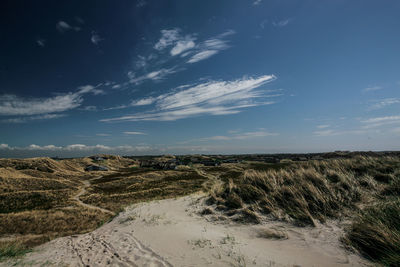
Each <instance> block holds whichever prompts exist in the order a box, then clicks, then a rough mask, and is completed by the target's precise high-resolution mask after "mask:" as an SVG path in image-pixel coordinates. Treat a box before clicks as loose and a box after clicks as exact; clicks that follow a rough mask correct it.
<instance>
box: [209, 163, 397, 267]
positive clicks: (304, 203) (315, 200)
mask: <svg viewBox="0 0 400 267" xmlns="http://www.w3.org/2000/svg"><path fill="white" fill-rule="evenodd" d="M262 165H263V166H262ZM230 174H232V175H231V176H230V175H229V173H226V175H220V179H221V181H222V183H221V184H220V185H219V186H218V187H214V188H213V190H212V191H211V192H210V197H209V198H208V200H207V203H208V204H210V205H211V207H214V208H215V210H217V211H221V212H223V213H225V215H227V216H228V217H230V218H232V220H235V221H239V222H245V223H259V222H261V221H262V220H263V219H278V220H284V221H288V222H291V223H294V224H295V225H298V226H315V224H316V222H317V221H319V222H321V223H324V222H325V221H326V220H327V219H342V218H344V217H346V218H352V219H353V224H352V226H351V228H350V229H349V230H348V232H347V236H346V237H345V238H344V239H343V241H344V242H345V243H346V244H347V245H349V246H352V247H354V248H356V249H357V250H358V251H360V253H362V254H363V255H365V256H366V257H368V258H369V259H371V260H374V261H377V262H379V263H382V264H384V265H387V266H395V265H396V263H398V262H400V205H399V203H400V199H399V195H400V190H399V189H400V158H398V157H366V156H357V157H354V158H350V159H331V160H323V161H309V162H301V163H291V164H287V165H286V166H285V167H283V168H282V166H281V164H280V165H279V166H274V165H273V164H265V163H257V164H254V163H250V164H248V165H247V166H244V167H243V168H242V172H241V173H238V171H237V170H236V171H235V172H231V173H230ZM211 213H213V211H211Z"/></svg>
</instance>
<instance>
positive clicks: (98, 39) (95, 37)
mask: <svg viewBox="0 0 400 267" xmlns="http://www.w3.org/2000/svg"><path fill="white" fill-rule="evenodd" d="M90 41H91V42H92V43H93V44H94V45H98V44H99V43H100V42H101V41H104V38H101V37H100V35H99V34H98V33H97V32H95V31H92V36H91V37H90Z"/></svg>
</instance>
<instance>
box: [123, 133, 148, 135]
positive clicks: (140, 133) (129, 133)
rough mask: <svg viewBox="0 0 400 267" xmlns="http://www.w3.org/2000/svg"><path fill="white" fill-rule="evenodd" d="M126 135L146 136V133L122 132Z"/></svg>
mask: <svg viewBox="0 0 400 267" xmlns="http://www.w3.org/2000/svg"><path fill="white" fill-rule="evenodd" d="M124 134H126V135H147V133H144V132H124Z"/></svg>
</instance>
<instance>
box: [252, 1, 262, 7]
mask: <svg viewBox="0 0 400 267" xmlns="http://www.w3.org/2000/svg"><path fill="white" fill-rule="evenodd" d="M261 1H262V0H255V1H254V2H253V6H258V5H259V4H261Z"/></svg>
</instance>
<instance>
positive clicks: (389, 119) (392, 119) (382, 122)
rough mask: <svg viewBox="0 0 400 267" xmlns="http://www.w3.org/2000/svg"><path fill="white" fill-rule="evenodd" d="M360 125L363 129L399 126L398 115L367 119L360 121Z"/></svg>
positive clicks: (399, 118)
mask: <svg viewBox="0 0 400 267" xmlns="http://www.w3.org/2000/svg"><path fill="white" fill-rule="evenodd" d="M361 123H362V124H363V128H364V129H369V128H378V127H381V126H387V125H397V124H399V125H400V115H393V116H384V117H375V118H369V119H366V120H362V121H361Z"/></svg>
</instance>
